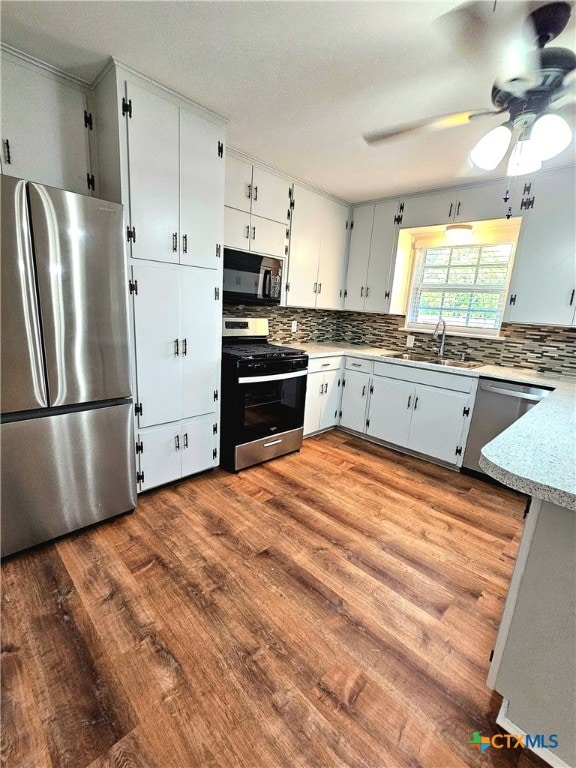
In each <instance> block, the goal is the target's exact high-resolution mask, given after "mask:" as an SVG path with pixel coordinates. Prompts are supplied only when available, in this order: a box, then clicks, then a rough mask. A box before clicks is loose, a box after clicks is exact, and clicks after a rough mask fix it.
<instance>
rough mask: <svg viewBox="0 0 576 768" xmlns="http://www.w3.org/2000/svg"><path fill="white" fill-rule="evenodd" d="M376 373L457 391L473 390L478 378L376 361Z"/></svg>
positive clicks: (390, 377)
mask: <svg viewBox="0 0 576 768" xmlns="http://www.w3.org/2000/svg"><path fill="white" fill-rule="evenodd" d="M374 375H375V376H386V377H388V378H389V379H400V380H401V381H411V382H413V383H414V384H428V386H431V387H440V388H441V389H451V390H453V391H455V392H472V389H473V388H474V382H475V381H476V379H475V378H474V377H473V376H459V375H458V374H454V373H447V372H446V371H436V370H430V369H428V368H415V367H413V366H409V365H397V364H395V363H374Z"/></svg>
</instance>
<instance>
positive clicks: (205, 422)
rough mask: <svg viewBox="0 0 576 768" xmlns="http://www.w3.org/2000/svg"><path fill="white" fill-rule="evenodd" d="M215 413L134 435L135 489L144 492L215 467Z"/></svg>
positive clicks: (150, 428)
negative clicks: (135, 439)
mask: <svg viewBox="0 0 576 768" xmlns="http://www.w3.org/2000/svg"><path fill="white" fill-rule="evenodd" d="M217 431H218V424H217V416H216V414H207V415H206V416H200V417H198V418H196V419H190V420H188V421H185V422H176V423H174V424H162V425H160V426H156V427H149V428H148V429H140V430H138V432H137V436H138V437H137V442H136V451H137V456H138V475H137V478H138V490H139V491H146V490H148V489H149V488H155V487H156V486H158V485H163V484H164V483H170V482H172V481H174V480H178V479H179V478H181V477H186V476H187V475H192V474H194V473H196V472H201V471H202V470H205V469H210V468H211V467H215V466H216V465H217V464H218V450H217V449H218V446H217V440H218V434H217Z"/></svg>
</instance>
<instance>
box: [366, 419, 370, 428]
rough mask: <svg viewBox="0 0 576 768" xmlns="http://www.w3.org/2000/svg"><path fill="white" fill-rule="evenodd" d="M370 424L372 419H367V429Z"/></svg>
mask: <svg viewBox="0 0 576 768" xmlns="http://www.w3.org/2000/svg"><path fill="white" fill-rule="evenodd" d="M369 426H370V419H366V429H368V427H369Z"/></svg>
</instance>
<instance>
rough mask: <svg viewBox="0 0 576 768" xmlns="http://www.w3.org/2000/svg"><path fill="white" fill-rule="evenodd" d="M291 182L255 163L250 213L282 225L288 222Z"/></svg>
mask: <svg viewBox="0 0 576 768" xmlns="http://www.w3.org/2000/svg"><path fill="white" fill-rule="evenodd" d="M291 188H292V185H291V183H290V182H289V181H288V180H287V179H284V178H282V177H281V176H276V175H275V174H274V173H270V172H269V171H266V170H264V168H260V167H258V166H257V165H255V166H254V167H253V169H252V189H251V190H250V193H251V194H250V196H251V198H252V211H251V213H252V215H255V216H261V217H263V218H265V219H272V221H278V222H280V223H282V224H284V225H286V223H287V222H288V209H289V207H290V197H289V195H290V189H291Z"/></svg>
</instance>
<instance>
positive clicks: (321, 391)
mask: <svg viewBox="0 0 576 768" xmlns="http://www.w3.org/2000/svg"><path fill="white" fill-rule="evenodd" d="M320 394H321V395H323V394H324V384H320Z"/></svg>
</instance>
